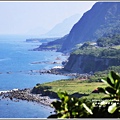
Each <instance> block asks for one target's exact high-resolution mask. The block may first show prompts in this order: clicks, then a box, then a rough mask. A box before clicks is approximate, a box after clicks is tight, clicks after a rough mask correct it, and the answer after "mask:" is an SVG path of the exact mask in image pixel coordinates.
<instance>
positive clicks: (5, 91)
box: [0, 89, 18, 94]
mask: <svg viewBox="0 0 120 120" xmlns="http://www.w3.org/2000/svg"><path fill="white" fill-rule="evenodd" d="M12 91H18V89H12V90H4V91H0V94H1V93H7V92H12Z"/></svg>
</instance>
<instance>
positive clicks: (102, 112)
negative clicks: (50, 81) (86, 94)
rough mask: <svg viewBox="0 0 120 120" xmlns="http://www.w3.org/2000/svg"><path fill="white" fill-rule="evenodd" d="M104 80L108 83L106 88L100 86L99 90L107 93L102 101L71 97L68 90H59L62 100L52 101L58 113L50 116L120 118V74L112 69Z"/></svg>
mask: <svg viewBox="0 0 120 120" xmlns="http://www.w3.org/2000/svg"><path fill="white" fill-rule="evenodd" d="M102 81H104V82H105V83H107V84H108V86H107V87H105V88H100V87H98V91H99V92H102V93H104V94H106V97H104V98H102V101H99V100H96V101H90V100H88V99H83V98H76V97H71V96H69V95H68V94H67V93H66V92H60V91H58V93H57V94H58V96H59V98H60V101H55V102H53V103H52V106H53V107H54V108H55V109H56V114H54V115H51V116H49V117H48V118H119V117H120V76H119V75H118V74H116V73H115V72H113V71H111V72H110V73H109V74H108V77H106V78H105V79H103V80H102ZM96 103H99V104H96Z"/></svg>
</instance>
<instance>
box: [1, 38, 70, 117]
mask: <svg viewBox="0 0 120 120" xmlns="http://www.w3.org/2000/svg"><path fill="white" fill-rule="evenodd" d="M25 40H26V38H25V37H16V36H0V91H3V90H4V91H6V90H11V89H16V88H17V89H24V88H33V87H34V86H35V85H36V84H37V83H45V82H51V81H54V80H59V79H67V78H69V77H68V76H62V75H48V74H47V75H46V74H41V75H40V74H39V73H35V74H28V71H30V70H42V69H50V68H52V67H54V66H57V64H45V63H41V64H31V63H33V62H42V61H50V62H53V61H56V58H57V57H60V58H61V60H65V59H66V56H62V53H59V52H53V51H30V49H33V48H36V47H38V45H40V44H41V43H27V42H26V41H25ZM58 65H61V64H58ZM48 76H49V77H48ZM52 111H53V109H52V108H50V107H48V106H44V105H40V104H37V103H32V102H27V101H22V100H20V101H19V102H13V101H10V100H8V99H6V100H0V118H46V117H47V116H49V115H50V112H52Z"/></svg>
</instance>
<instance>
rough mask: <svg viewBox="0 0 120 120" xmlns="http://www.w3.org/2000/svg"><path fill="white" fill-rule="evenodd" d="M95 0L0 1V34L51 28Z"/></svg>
mask: <svg viewBox="0 0 120 120" xmlns="http://www.w3.org/2000/svg"><path fill="white" fill-rule="evenodd" d="M95 2H96V1H86V2H85V1H76V2H75V1H71V2H70V1H66V2H62V1H60V2H55V1H50V2H48V1H46V2H43V1H39V2H37V1H36V2H34V1H31V2H30V1H28V2H24V1H23V2H20V1H14V2H12V1H11V2H8V1H7V2H0V34H25V33H27V32H28V31H29V30H31V29H36V28H39V27H43V28H45V29H49V30H50V29H51V28H53V27H54V26H55V25H56V24H58V23H60V22H62V21H63V20H64V19H65V18H68V17H70V16H72V15H74V14H80V15H81V14H83V13H84V12H86V11H88V10H89V9H90V8H91V7H92V6H93V5H94V3H95Z"/></svg>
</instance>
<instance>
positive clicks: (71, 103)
mask: <svg viewBox="0 0 120 120" xmlns="http://www.w3.org/2000/svg"><path fill="white" fill-rule="evenodd" d="M58 96H59V98H60V100H61V101H55V102H53V103H52V106H53V107H55V109H56V112H57V114H55V115H54V116H57V118H80V117H88V116H89V115H90V114H93V113H92V111H91V109H92V108H91V107H92V103H91V102H90V101H88V100H87V99H79V98H75V97H70V96H69V95H68V94H67V93H66V92H60V91H59V92H58ZM51 117H53V115H52V116H49V118H51Z"/></svg>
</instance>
